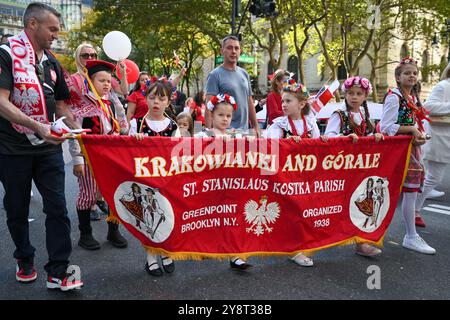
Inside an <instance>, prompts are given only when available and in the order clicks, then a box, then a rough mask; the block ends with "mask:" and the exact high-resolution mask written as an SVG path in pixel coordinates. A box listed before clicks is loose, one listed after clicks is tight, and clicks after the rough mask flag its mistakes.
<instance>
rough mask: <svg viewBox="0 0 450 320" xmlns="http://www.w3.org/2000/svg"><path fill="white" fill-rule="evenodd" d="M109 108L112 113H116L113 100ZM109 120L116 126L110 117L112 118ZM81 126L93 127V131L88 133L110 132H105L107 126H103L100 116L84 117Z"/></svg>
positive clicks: (84, 127) (85, 127)
mask: <svg viewBox="0 0 450 320" xmlns="http://www.w3.org/2000/svg"><path fill="white" fill-rule="evenodd" d="M110 102H111V101H110ZM105 106H106V104H105ZM107 107H108V106H107ZM109 108H110V111H111V114H115V107H114V104H113V103H112V102H111V105H110V106H109ZM108 121H109V123H110V124H111V127H112V128H114V123H113V119H112V118H110V119H108ZM81 126H82V128H83V129H91V132H90V133H88V134H110V132H105V128H104V127H103V124H102V121H101V119H100V116H93V117H86V118H83V122H82V125H81Z"/></svg>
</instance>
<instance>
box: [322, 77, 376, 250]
mask: <svg viewBox="0 0 450 320" xmlns="http://www.w3.org/2000/svg"><path fill="white" fill-rule="evenodd" d="M342 91H344V93H345V108H340V109H338V110H337V111H335V112H333V114H332V115H331V116H330V119H329V120H328V123H327V127H326V129H325V135H326V136H327V137H338V136H348V137H350V138H352V140H353V142H356V141H357V140H358V137H365V136H372V135H374V136H375V141H376V142H379V141H380V140H382V139H383V135H382V134H380V133H375V134H374V131H375V128H374V126H373V124H372V122H371V121H370V114H369V108H368V107H367V97H368V96H369V94H370V93H371V92H372V85H371V84H370V82H369V80H367V79H366V78H362V77H359V76H355V77H350V78H348V79H347V80H345V82H344V83H343V84H342ZM369 182H371V185H370V184H369ZM373 182H374V181H373V179H372V178H370V179H369V180H368V181H367V197H366V198H365V200H362V201H357V203H355V204H356V206H357V207H358V208H360V210H361V212H363V213H364V214H365V215H367V217H368V218H369V217H370V218H372V219H373V218H374V216H375V215H376V213H375V211H374V208H373V199H372V197H373V195H372V193H373V188H374V184H373ZM378 209H379V208H378ZM368 218H367V219H366V222H367V221H368ZM363 227H364V228H365V227H367V224H366V223H364V225H363ZM356 253H357V254H359V255H362V256H366V257H372V256H376V255H378V254H380V253H381V250H380V249H378V248H376V247H374V246H372V245H370V244H368V243H357V244H356Z"/></svg>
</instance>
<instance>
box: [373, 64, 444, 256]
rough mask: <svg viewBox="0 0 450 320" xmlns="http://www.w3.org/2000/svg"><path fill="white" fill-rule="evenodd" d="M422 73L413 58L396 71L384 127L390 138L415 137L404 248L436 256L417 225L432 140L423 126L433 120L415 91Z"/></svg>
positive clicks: (405, 197) (404, 194) (405, 194)
mask: <svg viewBox="0 0 450 320" xmlns="http://www.w3.org/2000/svg"><path fill="white" fill-rule="evenodd" d="M418 74H419V68H418V66H417V62H416V61H415V60H414V59H412V58H411V57H406V58H404V59H403V60H402V61H400V63H399V65H398V66H397V67H396V68H395V80H396V82H397V88H394V89H392V90H390V91H389V92H388V94H387V95H386V98H385V102H384V107H383V114H382V116H381V121H380V128H381V132H382V133H384V134H387V135H389V136H395V135H400V134H402V135H405V134H406V135H412V136H413V137H414V138H413V145H412V148H411V155H410V160H409V165H408V169H407V170H408V172H407V176H406V179H405V182H404V184H403V190H402V213H403V218H404V221H405V227H406V235H405V237H404V239H403V244H402V245H403V247H405V248H407V249H410V250H414V251H417V252H420V253H424V254H435V253H436V250H435V249H434V248H432V247H430V246H429V245H428V244H427V243H426V242H425V240H423V239H422V238H421V237H420V236H419V235H418V234H417V232H416V225H415V211H416V207H415V203H416V199H417V192H421V189H422V186H423V181H424V173H425V170H424V166H423V163H422V154H421V149H420V146H421V145H423V144H425V142H426V139H428V138H429V137H427V136H426V135H425V130H424V126H423V123H422V121H423V120H427V121H429V119H428V118H427V116H426V110H425V109H424V108H423V107H422V104H421V103H420V100H419V97H418V95H417V93H416V91H415V90H414V85H415V84H416V83H417V76H418Z"/></svg>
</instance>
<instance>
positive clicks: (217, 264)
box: [0, 163, 450, 300]
mask: <svg viewBox="0 0 450 320" xmlns="http://www.w3.org/2000/svg"><path fill="white" fill-rule="evenodd" d="M66 172H67V173H66V189H67V191H66V192H67V201H68V208H69V213H70V218H71V221H72V240H73V247H74V249H73V254H72V258H71V263H72V264H77V265H79V266H80V267H81V270H82V276H83V280H84V281H85V287H84V288H83V289H82V290H81V291H75V292H70V293H68V294H64V293H62V292H54V291H49V290H47V289H45V272H44V269H43V265H44V264H45V262H46V258H47V256H46V255H47V254H46V250H45V241H44V240H45V233H44V221H45V215H44V214H43V213H42V211H41V210H42V205H41V198H40V196H39V193H38V192H37V190H36V189H35V188H34V189H33V190H34V194H35V196H34V197H33V198H32V200H31V214H30V218H31V219H34V220H33V221H32V222H31V223H30V232H31V241H32V243H33V244H34V246H35V247H36V249H37V252H36V259H35V263H36V265H37V268H38V274H39V275H38V279H37V280H36V281H35V282H34V283H32V284H28V285H23V284H19V283H17V282H16V280H15V261H14V259H13V258H12V253H13V244H12V241H11V238H10V235H9V232H8V230H7V227H6V218H5V211H4V210H0V215H1V219H0V299H152V300H153V299H168V300H172V299H200V300H211V299H219V300H229V299H239V300H240V299H245V300H247V299H273V300H290V299H294V300H296V299H302V300H303V299H450V268H449V265H450V183H448V181H450V172H449V173H448V174H447V176H446V178H445V180H444V181H445V183H446V185H445V186H441V187H440V188H438V189H439V190H442V191H445V192H446V194H445V196H444V197H442V198H440V199H435V200H431V201H427V203H426V204H427V207H428V208H431V209H438V210H437V211H436V210H434V211H424V213H423V217H424V220H425V221H426V223H427V228H425V229H419V232H420V234H421V235H422V236H423V238H424V239H425V240H427V241H428V242H429V244H430V245H432V246H433V247H434V248H436V250H437V254H436V255H435V256H427V255H422V254H418V253H415V252H411V251H408V250H406V249H404V248H402V247H401V245H400V244H401V241H402V239H403V235H404V226H403V221H402V217H401V213H400V211H399V210H398V209H397V211H396V214H395V217H394V220H393V223H392V224H391V227H390V228H389V231H388V233H387V235H386V237H385V247H384V249H383V253H382V254H381V255H380V256H379V257H377V258H376V259H367V258H364V257H360V256H357V255H355V254H354V251H353V248H352V247H337V248H332V249H328V250H324V251H322V252H319V253H317V254H316V255H315V258H314V262H315V266H314V267H313V268H301V267H299V266H297V265H295V264H294V263H292V262H290V261H288V260H287V258H284V257H274V258H252V259H251V262H252V263H253V264H254V265H255V268H254V269H252V270H251V271H250V272H248V273H246V274H237V273H236V272H234V271H232V270H230V268H229V267H228V261H216V260H204V261H177V262H176V271H175V273H173V274H172V275H167V274H165V275H164V276H163V277H160V278H154V277H151V276H149V275H148V274H147V273H146V272H145V271H144V263H145V259H144V256H145V255H144V251H143V249H142V248H141V246H140V244H139V242H138V241H137V240H136V239H134V238H133V237H132V236H131V235H130V234H129V233H128V232H126V231H124V235H125V236H126V238H127V239H128V241H129V246H128V248H126V249H116V248H114V247H112V246H111V245H110V244H109V243H108V242H107V241H106V230H107V225H106V223H105V222H104V221H96V222H93V223H92V225H93V228H94V234H95V236H96V238H97V240H99V241H100V242H101V243H102V248H101V249H100V250H98V251H86V250H84V249H82V248H80V247H78V246H77V241H78V230H77V218H76V211H75V197H76V193H77V188H78V187H77V185H76V181H75V178H74V177H73V175H72V168H71V165H70V163H67V165H66ZM0 196H1V197H2V198H3V189H2V188H0ZM439 210H440V211H439ZM438 211H439V212H438ZM122 230H123V228H122ZM371 265H377V266H379V268H380V270H381V289H374V290H369V289H368V288H367V284H366V283H367V278H368V277H369V276H370V275H369V274H368V273H367V268H368V267H369V266H371Z"/></svg>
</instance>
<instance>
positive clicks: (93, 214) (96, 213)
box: [91, 210, 102, 221]
mask: <svg viewBox="0 0 450 320" xmlns="http://www.w3.org/2000/svg"><path fill="white" fill-rule="evenodd" d="M101 219H102V217H101V212H100V211H99V210H91V221H99V220H101Z"/></svg>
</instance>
